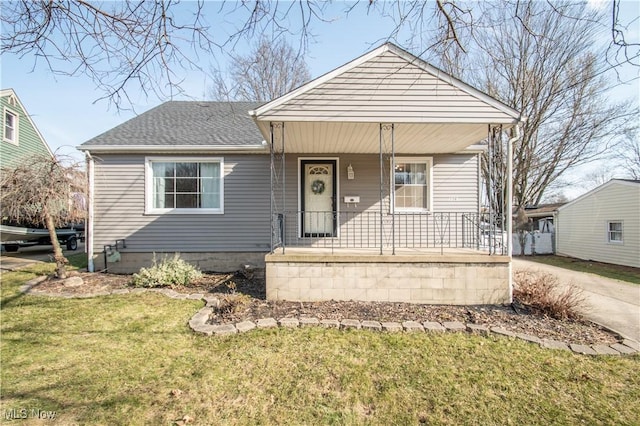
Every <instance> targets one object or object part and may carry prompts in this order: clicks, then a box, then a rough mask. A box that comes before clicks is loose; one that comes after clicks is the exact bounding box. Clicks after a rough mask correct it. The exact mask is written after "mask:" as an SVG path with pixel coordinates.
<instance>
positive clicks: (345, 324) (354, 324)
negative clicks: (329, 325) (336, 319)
mask: <svg viewBox="0 0 640 426" xmlns="http://www.w3.org/2000/svg"><path fill="white" fill-rule="evenodd" d="M360 327H361V324H360V321H358V320H354V319H343V320H342V321H340V328H355V329H356V330H357V329H360Z"/></svg>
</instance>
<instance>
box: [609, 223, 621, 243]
mask: <svg viewBox="0 0 640 426" xmlns="http://www.w3.org/2000/svg"><path fill="white" fill-rule="evenodd" d="M613 223H619V224H620V228H621V229H620V231H612V230H611V224H613ZM612 233H616V234H618V233H619V234H620V240H613V239H611V234H612ZM607 243H609V244H624V222H623V221H621V220H608V221H607Z"/></svg>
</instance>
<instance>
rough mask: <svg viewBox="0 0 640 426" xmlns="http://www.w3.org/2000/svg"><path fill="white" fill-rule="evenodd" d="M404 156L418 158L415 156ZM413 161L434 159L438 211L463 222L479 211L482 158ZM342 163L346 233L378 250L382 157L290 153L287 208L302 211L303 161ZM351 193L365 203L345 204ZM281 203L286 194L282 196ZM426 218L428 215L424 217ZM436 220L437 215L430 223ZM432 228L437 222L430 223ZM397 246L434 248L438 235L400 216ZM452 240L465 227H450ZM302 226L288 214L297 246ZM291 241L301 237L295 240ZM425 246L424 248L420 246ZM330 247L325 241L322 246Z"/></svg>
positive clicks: (387, 233)
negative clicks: (351, 172)
mask: <svg viewBox="0 0 640 426" xmlns="http://www.w3.org/2000/svg"><path fill="white" fill-rule="evenodd" d="M403 157H412V156H410V155H408V156H404V155H403ZM413 157H432V158H433V175H432V177H433V183H432V190H433V198H432V200H433V206H432V212H452V213H456V216H457V217H458V218H460V216H461V214H462V213H475V212H477V211H478V155H476V154H449V155H433V156H430V155H413ZM300 158H304V159H313V158H326V159H336V158H337V159H338V191H339V192H338V208H339V211H340V212H341V223H340V234H341V236H343V237H345V238H346V237H347V235H348V236H349V238H350V239H352V242H357V243H358V244H359V245H365V246H366V245H368V243H370V244H371V246H373V247H375V246H376V244H379V240H380V234H379V229H380V227H379V220H380V219H379V212H380V159H379V156H377V155H354V154H352V155H332V154H327V155H323V156H307V155H300V154H287V155H286V205H285V206H284V208H285V210H286V211H288V212H295V211H299V210H300V209H301V204H300V190H299V187H300V174H299V159H300ZM349 164H351V166H352V167H353V169H354V172H355V178H354V179H353V180H348V179H347V172H346V169H347V166H348V165H349ZM390 171H391V170H390V166H389V160H388V159H386V160H385V170H384V185H385V188H384V200H383V212H384V230H383V233H384V235H383V240H384V241H385V244H391V238H392V232H391V229H392V220H391V216H390V215H389V214H388V213H389V190H390V185H391V180H390V179H391V178H390ZM347 195H351V196H359V197H360V203H359V204H358V205H357V206H352V205H348V204H346V203H344V197H345V196H347ZM276 196H277V200H278V203H279V206H280V205H281V204H280V198H281V197H280V194H276ZM423 218H424V216H423ZM430 220H431V221H432V217H431V219H430ZM430 223H431V224H432V222H430ZM395 226H396V243H398V244H400V245H408V246H411V245H416V244H418V245H421V246H423V245H426V242H427V241H429V242H430V245H433V242H434V240H433V239H434V237H435V236H436V232H435V230H434V229H433V227H432V225H428V226H426V225H425V223H424V222H421V221H420V219H418V216H417V215H410V214H401V213H399V214H397V215H396V220H395ZM446 231H447V238H448V239H451V240H452V241H453V240H455V239H460V238H461V232H462V230H461V228H460V226H459V224H458V226H456V224H454V223H451V224H450V226H449V227H448V228H447V229H446ZM299 234H300V233H299V224H298V219H297V218H296V215H295V214H291V213H289V214H288V216H287V225H286V235H287V237H288V239H290V242H291V243H296V244H297V243H301V242H300V241H297V237H298V236H299ZM291 239H296V241H293V240H291ZM421 241H422V242H425V244H419V243H420V242H421ZM325 244H330V243H328V242H327V241H320V242H319V243H318V245H325Z"/></svg>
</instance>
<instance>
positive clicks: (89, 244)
mask: <svg viewBox="0 0 640 426" xmlns="http://www.w3.org/2000/svg"><path fill="white" fill-rule="evenodd" d="M85 154H86V157H87V175H88V178H89V188H88V192H89V211H88V217H87V223H85V226H84V236H85V251H86V252H87V270H88V271H89V272H95V265H94V263H93V193H94V182H95V180H94V169H95V163H94V160H93V157H92V156H91V154H90V153H89V151H86V152H85ZM105 267H106V265H105Z"/></svg>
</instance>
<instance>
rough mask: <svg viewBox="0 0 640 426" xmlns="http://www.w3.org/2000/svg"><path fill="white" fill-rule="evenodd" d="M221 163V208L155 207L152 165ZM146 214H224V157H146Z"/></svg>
mask: <svg viewBox="0 0 640 426" xmlns="http://www.w3.org/2000/svg"><path fill="white" fill-rule="evenodd" d="M153 162H159V163H171V162H176V163H219V164H220V176H219V178H220V208H169V209H157V208H154V207H153V168H152V163H153ZM144 169H145V173H144V177H145V207H144V210H145V214H149V215H160V214H162V215H164V214H224V176H225V172H224V158H223V157H145V167H144Z"/></svg>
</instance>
